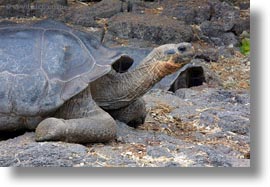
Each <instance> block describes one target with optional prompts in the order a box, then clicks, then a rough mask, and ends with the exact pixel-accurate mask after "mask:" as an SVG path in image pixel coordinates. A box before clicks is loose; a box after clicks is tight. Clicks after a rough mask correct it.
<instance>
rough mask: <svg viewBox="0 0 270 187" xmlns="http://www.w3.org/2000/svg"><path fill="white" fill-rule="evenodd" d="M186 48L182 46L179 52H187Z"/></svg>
mask: <svg viewBox="0 0 270 187" xmlns="http://www.w3.org/2000/svg"><path fill="white" fill-rule="evenodd" d="M186 49H187V48H186V47H185V46H180V47H178V50H179V51H180V52H185V51H186Z"/></svg>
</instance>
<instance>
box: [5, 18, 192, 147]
mask: <svg viewBox="0 0 270 187" xmlns="http://www.w3.org/2000/svg"><path fill="white" fill-rule="evenodd" d="M193 55H194V50H193V47H192V46H191V44H189V43H179V44H166V45H162V46H160V47H157V48H155V49H153V51H152V52H151V53H150V54H149V55H148V56H147V57H146V58H145V59H144V60H143V61H142V62H141V63H140V65H139V66H138V67H137V68H136V69H134V70H132V71H127V72H125V73H121V71H120V72H119V71H116V70H114V68H112V67H114V65H115V63H117V62H119V60H120V59H121V61H122V62H125V59H128V58H129V57H128V56H126V55H125V54H122V53H120V52H119V51H116V50H114V49H109V48H107V47H105V46H103V45H102V44H101V43H100V42H98V40H97V39H96V38H95V37H93V36H91V35H90V34H89V33H85V32H82V31H79V30H76V29H73V28H71V27H69V26H66V25H65V24H63V23H60V22H56V21H52V20H44V21H39V22H35V23H31V24H14V25H13V24H1V25H0V85H1V86H0V131H2V132H6V133H9V132H12V131H18V130H22V129H27V130H35V135H36V137H35V138H36V141H66V142H74V143H90V142H106V141H109V140H111V139H113V138H115V136H116V122H115V120H120V121H123V122H125V123H127V124H128V125H130V126H137V125H138V124H140V123H143V122H144V118H145V115H146V111H145V106H144V102H143V100H142V99H141V96H142V95H143V94H145V93H146V92H147V91H148V90H149V89H150V88H151V87H153V86H154V84H155V83H157V82H158V81H160V80H161V79H162V78H163V77H165V76H166V75H169V74H171V73H173V72H175V71H177V70H178V69H180V68H181V67H183V66H184V65H185V64H187V63H189V62H190V60H191V59H192V58H193ZM116 67H117V65H116ZM118 67H119V65H118ZM116 69H117V68H116Z"/></svg>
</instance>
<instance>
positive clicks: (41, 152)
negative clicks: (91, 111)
mask: <svg viewBox="0 0 270 187" xmlns="http://www.w3.org/2000/svg"><path fill="white" fill-rule="evenodd" d="M144 99H145V101H146V102H147V109H148V111H149V113H148V116H147V119H146V123H145V124H144V125H143V126H141V127H139V129H133V128H131V127H128V126H127V125H125V124H123V123H120V122H118V134H117V139H116V140H115V141H112V142H110V143H107V144H88V145H80V144H70V143H63V142H43V143H38V142H35V141H34V133H33V132H27V133H25V134H23V135H21V136H18V137H15V138H13V139H8V140H5V141H0V166H23V167H38V166H48V167H49V166H73V167H87V166H95V167H101V166H106V167H142V166H144V167H234V166H235V167H239V166H241V167H249V164H250V163H249V155H250V150H249V144H250V139H249V133H250V132H249V129H250V128H249V127H250V123H249V113H250V110H249V106H250V102H249V94H248V93H247V92H239V91H226V90H219V89H213V88H212V89H209V88H205V89H203V88H200V89H199V88H197V89H180V90H178V91H177V92H176V93H175V94H173V93H171V92H166V91H162V90H153V91H151V92H150V93H148V94H147V95H145V96H144Z"/></svg>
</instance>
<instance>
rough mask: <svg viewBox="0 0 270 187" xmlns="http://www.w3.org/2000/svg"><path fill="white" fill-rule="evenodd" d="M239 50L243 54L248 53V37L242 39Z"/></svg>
mask: <svg viewBox="0 0 270 187" xmlns="http://www.w3.org/2000/svg"><path fill="white" fill-rule="evenodd" d="M240 51H241V53H242V54H244V55H249V53H250V39H249V38H244V39H242V41H241V46H240Z"/></svg>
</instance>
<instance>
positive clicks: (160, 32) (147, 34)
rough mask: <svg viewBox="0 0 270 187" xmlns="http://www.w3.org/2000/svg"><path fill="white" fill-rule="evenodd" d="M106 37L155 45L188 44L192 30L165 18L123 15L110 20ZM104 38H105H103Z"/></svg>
mask: <svg viewBox="0 0 270 187" xmlns="http://www.w3.org/2000/svg"><path fill="white" fill-rule="evenodd" d="M108 25H109V27H108V33H107V35H109V36H107V37H110V35H112V37H114V38H115V37H120V38H123V39H128V38H132V39H139V40H145V41H151V42H153V43H155V44H158V45H160V44H165V43H170V42H178V43H179V42H183V41H186V42H189V41H191V40H192V36H193V34H192V29H191V27H190V26H188V25H186V24H185V23H183V22H180V21H176V20H172V19H169V18H167V17H166V16H155V15H139V14H132V13H123V14H119V15H116V16H115V17H113V18H111V19H110V20H109V22H108ZM105 38H106V36H105Z"/></svg>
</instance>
